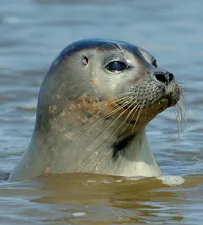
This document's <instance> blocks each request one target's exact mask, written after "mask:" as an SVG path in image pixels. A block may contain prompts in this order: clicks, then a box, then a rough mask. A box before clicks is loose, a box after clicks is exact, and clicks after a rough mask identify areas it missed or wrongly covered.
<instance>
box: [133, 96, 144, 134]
mask: <svg viewBox="0 0 203 225" xmlns="http://www.w3.org/2000/svg"><path fill="white" fill-rule="evenodd" d="M145 101H146V99H144V101H143V104H142V105H141V107H140V110H139V112H138V115H137V118H136V121H135V123H134V126H133V130H132V132H133V131H134V129H135V126H136V124H137V121H138V119H139V117H140V114H141V112H142V110H143V108H144V104H145Z"/></svg>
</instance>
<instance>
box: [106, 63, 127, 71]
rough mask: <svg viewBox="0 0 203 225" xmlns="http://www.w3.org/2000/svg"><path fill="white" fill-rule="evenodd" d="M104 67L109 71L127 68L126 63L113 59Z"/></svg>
mask: <svg viewBox="0 0 203 225" xmlns="http://www.w3.org/2000/svg"><path fill="white" fill-rule="evenodd" d="M106 68H107V69H108V70H109V71H111V72H115V71H122V70H124V69H126V68H127V66H126V64H125V63H123V62H120V61H113V62H110V63H109V64H108V65H107V66H106Z"/></svg>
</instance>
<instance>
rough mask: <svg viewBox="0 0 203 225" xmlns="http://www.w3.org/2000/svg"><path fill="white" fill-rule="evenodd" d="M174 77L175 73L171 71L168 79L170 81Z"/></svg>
mask: <svg viewBox="0 0 203 225" xmlns="http://www.w3.org/2000/svg"><path fill="white" fill-rule="evenodd" d="M173 79H174V75H173V74H172V73H169V75H168V81H169V83H170V82H171V81H172V80H173Z"/></svg>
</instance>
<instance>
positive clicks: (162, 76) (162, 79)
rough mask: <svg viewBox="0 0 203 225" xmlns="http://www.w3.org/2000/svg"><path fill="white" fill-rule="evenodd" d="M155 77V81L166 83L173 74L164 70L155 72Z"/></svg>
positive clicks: (172, 77)
mask: <svg viewBox="0 0 203 225" xmlns="http://www.w3.org/2000/svg"><path fill="white" fill-rule="evenodd" d="M154 76H155V78H156V80H157V81H159V82H161V83H164V84H166V85H168V84H169V83H170V82H171V81H173V80H174V75H173V74H172V73H169V72H166V73H163V72H160V73H155V74H154Z"/></svg>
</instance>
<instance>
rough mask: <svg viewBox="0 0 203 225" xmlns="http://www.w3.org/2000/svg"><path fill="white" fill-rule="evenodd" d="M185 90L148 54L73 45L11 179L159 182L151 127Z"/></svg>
mask: <svg viewBox="0 0 203 225" xmlns="http://www.w3.org/2000/svg"><path fill="white" fill-rule="evenodd" d="M180 94H181V91H180V87H179V85H178V84H177V82H176V80H175V77H174V75H173V74H172V73H170V72H168V71H166V70H163V69H160V68H158V67H157V62H156V59H155V58H154V57H153V56H152V55H151V54H149V53H148V52H147V51H146V50H145V49H143V48H140V47H136V46H134V45H131V44H129V43H126V42H123V41H114V40H106V39H87V40H81V41H77V42H74V43H72V44H71V45H69V46H68V47H66V48H65V49H64V50H63V51H62V52H61V53H60V54H59V56H58V57H57V58H56V59H55V60H54V61H53V63H52V65H51V67H50V69H49V71H48V73H47V75H46V76H45V77H44V80H43V82H42V85H41V88H40V93H39V99H38V107H37V116H36V124H35V129H34V132H33V136H32V139H31V142H30V145H29V146H28V149H27V151H26V152H25V153H24V155H23V157H22V159H21V161H20V162H19V163H18V165H17V166H16V168H15V169H14V170H13V172H12V174H11V176H10V180H24V179H32V178H35V177H37V176H40V175H42V174H43V173H44V172H45V171H46V173H47V171H48V173H70V172H85V173H100V174H110V175H119V176H159V175H160V174H161V171H160V170H159V168H158V166H157V164H156V162H155V159H154V157H153V155H152V153H151V150H150V148H149V145H148V141H147V138H146V134H145V127H146V125H147V124H148V122H149V121H150V120H152V119H153V118H154V117H155V116H156V115H157V114H158V113H160V112H162V111H164V110H165V109H166V108H168V107H171V106H174V105H175V104H176V103H177V102H178V100H179V98H180Z"/></svg>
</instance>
